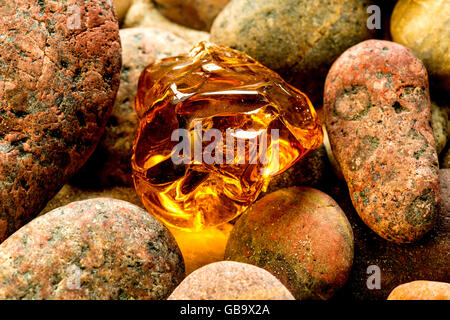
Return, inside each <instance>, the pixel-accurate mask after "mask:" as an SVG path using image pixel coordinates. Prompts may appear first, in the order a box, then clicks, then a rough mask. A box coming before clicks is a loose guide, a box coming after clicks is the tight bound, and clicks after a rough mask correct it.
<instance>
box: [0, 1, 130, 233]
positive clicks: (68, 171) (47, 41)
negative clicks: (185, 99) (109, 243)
mask: <svg viewBox="0 0 450 320" xmlns="http://www.w3.org/2000/svg"><path fill="white" fill-rule="evenodd" d="M69 3H71V4H72V5H71V6H69V4H66V3H65V2H64V3H63V2H60V1H51V2H50V1H37V0H35V1H29V0H12V1H2V4H1V10H0V150H1V152H0V242H1V241H3V240H4V239H5V238H6V237H7V236H8V235H10V234H11V233H13V232H14V231H15V230H17V229H18V228H19V227H21V226H22V225H23V224H25V223H26V222H28V221H29V220H30V219H31V218H33V217H34V216H36V215H37V214H38V213H39V212H40V210H41V209H42V208H43V206H44V205H45V203H46V202H47V201H48V200H49V199H50V198H51V197H52V196H53V195H54V194H55V193H56V192H57V191H58V190H59V189H60V188H61V187H62V186H63V185H64V183H65V181H66V180H67V179H68V178H69V177H70V176H72V174H73V173H74V172H75V171H76V170H78V169H79V168H80V167H81V166H82V165H83V163H84V162H85V161H86V160H87V158H88V157H89V156H90V154H91V153H92V151H93V150H94V148H95V146H96V144H97V143H98V141H99V139H100V136H101V135H102V132H103V127H104V125H105V124H106V120H107V118H108V116H109V114H110V111H111V107H112V104H113V101H114V97H115V95H116V92H117V88H118V86H119V71H120V65H121V49H120V40H119V30H118V25H117V21H116V18H115V14H114V13H113V11H112V9H111V6H110V5H108V4H106V3H105V1H99V0H95V1H82V0H74V1H71V2H69Z"/></svg>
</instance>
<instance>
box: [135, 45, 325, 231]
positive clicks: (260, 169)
mask: <svg viewBox="0 0 450 320" xmlns="http://www.w3.org/2000/svg"><path fill="white" fill-rule="evenodd" d="M136 111H137V114H138V116H139V119H140V123H139V128H138V131H137V133H136V138H135V142H134V152H133V157H132V166H133V179H134V183H135V187H136V190H137V193H138V194H139V196H140V197H141V199H142V201H143V203H144V205H145V206H146V207H147V209H149V211H151V212H153V213H155V214H156V215H157V216H158V217H159V218H160V219H161V220H162V221H164V222H165V223H167V224H168V225H171V226H174V227H177V228H180V229H184V230H191V231H194V230H195V231H198V230H201V229H203V228H204V227H210V226H216V225H220V224H222V223H225V222H227V221H230V220H232V219H233V218H235V217H236V216H237V215H239V214H240V213H242V212H243V211H244V210H245V209H246V208H247V207H248V206H249V205H250V204H251V203H252V202H253V201H255V199H256V198H257V196H258V195H259V193H260V192H261V191H262V190H263V188H265V187H266V186H267V184H268V183H269V180H270V178H271V177H272V176H273V175H276V174H279V173H281V172H283V171H284V170H286V169H288V168H289V167H290V166H292V165H293V164H294V163H295V162H296V161H297V160H298V159H300V158H301V157H302V156H303V155H304V154H305V153H306V152H308V151H309V150H312V149H315V148H317V147H318V146H319V145H320V144H321V143H322V138H323V135H322V128H321V125H320V123H319V120H318V118H317V115H316V112H315V110H314V108H313V106H312V105H311V103H310V101H309V99H308V98H307V97H306V95H305V94H303V93H302V92H300V91H299V90H297V89H296V88H294V87H292V86H290V85H289V84H287V83H286V82H284V81H283V80H282V79H281V78H280V77H279V76H278V75H277V74H276V73H275V72H273V71H271V70H269V69H268V68H266V67H264V66H263V65H261V64H260V63H258V62H257V61H255V60H254V59H252V58H250V57H249V56H247V55H245V54H244V53H241V52H239V51H236V50H232V49H229V48H226V47H221V46H216V45H213V44H210V43H207V42H201V43H199V44H198V45H197V46H195V47H194V48H193V49H192V50H191V51H190V53H189V54H186V55H184V56H178V57H173V58H167V59H164V60H162V61H161V62H160V63H158V64H156V65H153V66H149V67H148V68H146V69H145V70H144V71H143V73H142V74H141V77H140V80H139V86H138V93H137V97H136ZM180 129H181V130H184V132H185V133H186V132H187V134H185V136H184V139H183V138H179V137H180V134H174V133H175V132H177V130H178V131H179V130H180ZM214 131H215V132H214ZM217 132H219V134H217ZM214 133H216V134H215V135H214ZM181 136H182V135H181ZM176 138H179V139H176ZM183 140H184V141H183ZM181 141H183V142H185V143H186V142H189V146H190V147H189V148H185V149H177V145H178V146H179V145H180V142H181ZM180 150H181V152H180ZM208 152H209V153H208ZM208 155H209V157H208ZM174 159H178V160H180V161H181V159H184V160H183V162H180V161H175V160H174Z"/></svg>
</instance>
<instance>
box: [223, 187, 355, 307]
mask: <svg viewBox="0 0 450 320" xmlns="http://www.w3.org/2000/svg"><path fill="white" fill-rule="evenodd" d="M225 259H226V260H233V261H238V262H244V263H250V264H253V265H256V266H258V267H261V268H263V269H265V270H267V271H269V272H270V273H272V274H273V275H275V277H277V279H279V280H280V281H281V282H282V283H283V284H284V285H285V286H286V288H288V289H289V291H290V292H291V293H292V294H293V295H294V297H295V298H296V299H299V300H306V299H328V298H330V297H331V296H332V295H333V294H334V293H335V292H336V291H337V290H338V289H339V288H341V287H342V286H343V285H344V284H345V282H346V280H347V278H348V275H349V273H350V269H351V266H352V261H353V233H352V229H351V227H350V224H349V222H348V220H347V218H346V217H345V214H344V212H343V211H342V210H341V209H340V208H339V206H338V205H337V203H336V202H335V201H334V200H333V199H332V198H330V197H329V196H328V195H326V194H325V193H323V192H321V191H319V190H316V189H312V188H307V187H291V188H287V189H280V190H277V191H275V192H273V193H271V194H268V195H266V196H264V197H263V198H261V199H260V200H258V201H256V202H255V203H254V204H253V205H252V206H251V207H250V208H249V209H248V210H247V211H246V212H245V213H244V214H243V215H242V216H241V217H240V218H239V219H238V220H237V222H236V224H235V226H234V228H233V230H232V231H231V234H230V238H229V240H228V243H227V248H226V250H225Z"/></svg>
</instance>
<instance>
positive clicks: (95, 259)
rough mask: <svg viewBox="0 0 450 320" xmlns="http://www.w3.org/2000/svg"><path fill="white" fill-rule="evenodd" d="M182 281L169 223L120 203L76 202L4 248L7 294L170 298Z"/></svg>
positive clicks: (0, 294) (2, 274)
mask: <svg viewBox="0 0 450 320" xmlns="http://www.w3.org/2000/svg"><path fill="white" fill-rule="evenodd" d="M183 278H184V264H183V258H182V256H181V253H180V250H179V249H178V246H177V244H176V242H175V239H174V238H173V236H172V235H171V234H170V232H169V231H168V230H167V228H166V227H165V226H164V225H163V224H162V223H161V222H159V221H158V220H157V219H156V218H154V217H153V216H152V215H150V214H149V213H147V212H146V211H145V210H143V209H141V208H139V207H136V206H135V205H132V204H130V203H128V202H125V201H121V200H115V199H109V198H96V199H90V200H85V201H78V202H73V203H71V204H68V205H66V206H64V207H60V208H58V209H55V210H53V211H51V212H49V213H47V214H45V215H43V216H40V217H38V218H36V219H35V220H33V221H31V222H30V223H29V224H27V225H26V226H24V227H22V228H21V229H20V230H18V231H17V232H15V233H14V234H13V235H12V236H10V237H9V238H8V239H7V240H6V241H4V242H3V243H2V244H1V245H0V283H1V284H2V285H1V286H0V299H70V300H72V299H101V300H106V299H164V298H166V297H167V296H168V295H169V294H170V293H171V292H172V290H173V289H174V288H175V287H176V286H177V285H178V284H179V283H180V282H181V280H182V279H183Z"/></svg>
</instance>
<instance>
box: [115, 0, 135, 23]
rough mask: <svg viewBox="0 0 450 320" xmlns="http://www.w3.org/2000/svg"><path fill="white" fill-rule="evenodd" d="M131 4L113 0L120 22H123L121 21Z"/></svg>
mask: <svg viewBox="0 0 450 320" xmlns="http://www.w3.org/2000/svg"><path fill="white" fill-rule="evenodd" d="M131 2H132V0H114V7H115V9H116V13H117V17H118V18H119V21H120V22H123V19H125V15H126V14H127V11H128V9H129V8H130V6H131Z"/></svg>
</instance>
